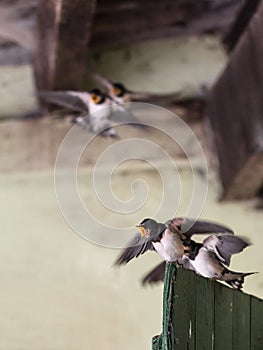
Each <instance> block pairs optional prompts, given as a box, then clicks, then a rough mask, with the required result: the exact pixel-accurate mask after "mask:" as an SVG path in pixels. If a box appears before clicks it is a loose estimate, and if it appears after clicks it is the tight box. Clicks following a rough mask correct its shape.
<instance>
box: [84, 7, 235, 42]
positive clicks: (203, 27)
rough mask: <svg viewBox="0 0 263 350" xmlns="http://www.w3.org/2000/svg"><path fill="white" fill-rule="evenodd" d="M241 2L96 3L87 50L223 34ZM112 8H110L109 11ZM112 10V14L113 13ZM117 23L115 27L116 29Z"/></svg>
mask: <svg viewBox="0 0 263 350" xmlns="http://www.w3.org/2000/svg"><path fill="white" fill-rule="evenodd" d="M241 4H242V1H241V0H232V1H221V2H220V3H218V2H217V1H211V2H209V3H208V2H207V1H206V0H202V1H198V2H197V1H195V0H188V1H185V0H182V1H173V2H172V1H165V2H164V3H163V2H159V1H157V0H152V1H147V2H145V3H144V2H140V3H139V2H138V1H122V2H121V3H120V2H114V3H113V4H110V5H109V3H108V2H107V1H105V0H104V1H103V2H100V3H99V6H98V11H97V13H96V16H95V20H94V27H93V31H92V37H91V41H90V46H91V47H92V48H106V47H119V46H125V45H130V44H131V43H135V42H140V41H143V40H152V39H159V38H167V37H175V36H180V35H193V34H194V35H196V34H199V33H208V32H209V33H211V32H214V31H217V32H220V33H221V32H224V33H225V31H226V30H227V29H228V28H229V26H230V25H231V24H232V23H233V20H234V16H235V14H236V12H237V10H238V9H239V8H240V6H241ZM111 6H112V7H111ZM114 9H115V10H114ZM116 23H118V26H116Z"/></svg>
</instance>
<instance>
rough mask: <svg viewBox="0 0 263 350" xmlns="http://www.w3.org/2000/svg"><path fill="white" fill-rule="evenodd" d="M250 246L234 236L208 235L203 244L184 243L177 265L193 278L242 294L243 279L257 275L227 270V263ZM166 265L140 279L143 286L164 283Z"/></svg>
mask: <svg viewBox="0 0 263 350" xmlns="http://www.w3.org/2000/svg"><path fill="white" fill-rule="evenodd" d="M248 245H249V243H248V242H246V241H244V240H243V238H240V237H238V236H233V235H227V234H225V235H211V236H209V237H208V238H206V239H205V240H204V241H203V243H197V242H195V241H193V240H191V241H190V242H184V247H185V252H184V255H183V257H182V258H181V259H178V260H177V264H178V265H180V266H182V267H184V268H186V269H189V270H193V271H195V272H196V274H198V275H200V276H203V277H206V278H210V279H215V280H218V281H224V282H226V283H228V284H229V285H230V286H231V287H232V288H234V289H238V290H241V289H242V287H243V283H244V278H245V277H246V276H249V275H252V274H254V273H256V272H247V273H244V272H236V271H231V270H229V269H228V268H227V267H226V266H229V264H230V259H231V256H232V255H233V254H236V253H239V252H240V251H242V250H243V249H244V248H246V247H247V246H248ZM165 265H166V262H161V263H160V264H159V265H157V266H156V267H155V268H154V269H153V270H151V271H150V272H149V273H148V274H147V275H146V276H145V277H144V278H143V279H142V284H143V285H145V284H153V283H157V282H162V281H163V280H164V274H165Z"/></svg>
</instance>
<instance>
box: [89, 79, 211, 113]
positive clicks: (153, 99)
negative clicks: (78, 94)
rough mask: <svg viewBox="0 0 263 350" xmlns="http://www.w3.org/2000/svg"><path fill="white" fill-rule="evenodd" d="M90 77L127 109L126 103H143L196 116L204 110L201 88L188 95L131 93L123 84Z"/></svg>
mask: <svg viewBox="0 0 263 350" xmlns="http://www.w3.org/2000/svg"><path fill="white" fill-rule="evenodd" d="M90 76H91V78H92V79H93V80H94V82H96V83H97V84H98V85H99V86H100V88H101V89H102V90H103V91H105V93H107V94H108V95H109V96H110V97H111V98H112V100H113V101H115V102H116V103H118V104H124V103H125V106H127V107H128V106H129V104H128V103H127V102H144V103H152V104H156V105H161V106H168V105H173V106H178V107H183V108H186V109H188V110H189V112H191V113H194V112H195V113H197V114H200V112H201V111H202V110H203V108H204V103H205V102H204V101H205V98H206V94H207V91H206V90H205V89H203V88H202V87H201V88H200V89H198V90H197V91H195V92H193V91H192V92H191V94H190V95H189V92H187V91H180V92H172V93H166V94H158V93H149V92H140V91H132V90H130V89H128V88H127V87H126V86H125V85H124V84H123V83H120V82H111V81H110V80H108V79H106V78H105V77H103V76H101V75H99V74H97V73H90Z"/></svg>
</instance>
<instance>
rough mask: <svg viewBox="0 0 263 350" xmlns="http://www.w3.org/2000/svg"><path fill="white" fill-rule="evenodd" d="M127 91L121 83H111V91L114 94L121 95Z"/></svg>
mask: <svg viewBox="0 0 263 350" xmlns="http://www.w3.org/2000/svg"><path fill="white" fill-rule="evenodd" d="M127 92H128V90H127V89H126V87H125V86H124V85H123V84H121V83H113V84H112V93H113V95H114V96H116V97H123V96H124V95H125V94H126V93H127Z"/></svg>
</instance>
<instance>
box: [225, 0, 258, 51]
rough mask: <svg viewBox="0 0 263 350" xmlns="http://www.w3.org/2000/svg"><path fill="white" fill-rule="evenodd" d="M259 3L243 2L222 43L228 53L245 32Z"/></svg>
mask: <svg viewBox="0 0 263 350" xmlns="http://www.w3.org/2000/svg"><path fill="white" fill-rule="evenodd" d="M260 2H261V0H245V2H244V5H243V6H242V7H241V9H240V11H239V13H238V15H237V17H236V19H235V21H234V23H233V25H232V26H231V28H230V30H229V31H228V32H227V33H226V35H225V37H224V39H223V43H224V45H225V47H226V49H227V50H228V51H229V52H230V51H232V50H233V49H234V47H235V46H236V44H237V42H238V40H239V38H240V36H241V35H242V33H243V32H244V31H245V29H246V27H247V25H248V23H249V21H250V20H251V18H252V16H253V15H254V13H255V12H256V10H257V8H258V5H259V4H260Z"/></svg>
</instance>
